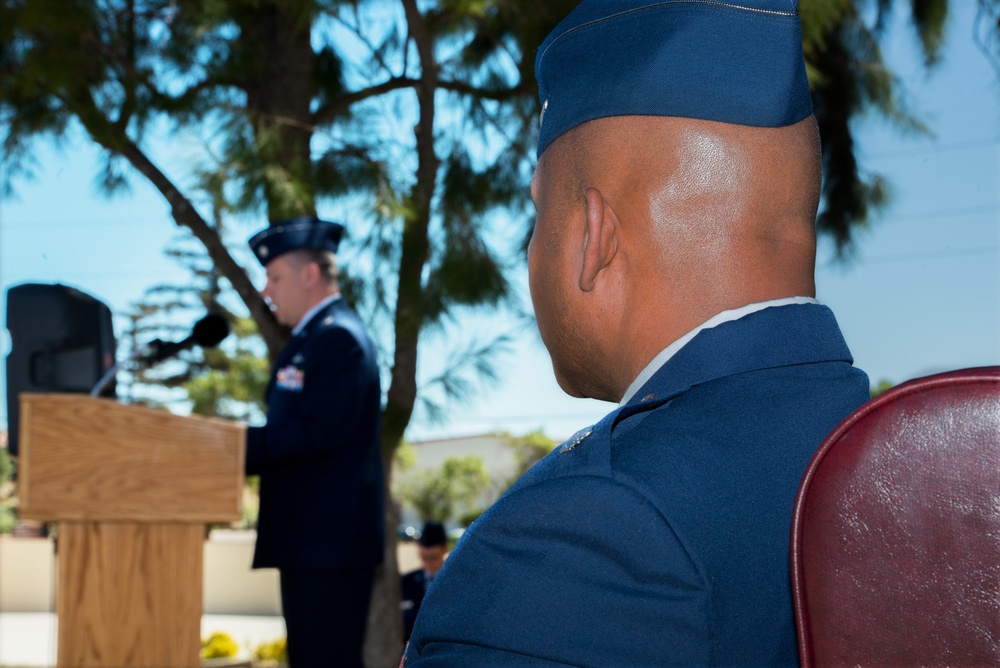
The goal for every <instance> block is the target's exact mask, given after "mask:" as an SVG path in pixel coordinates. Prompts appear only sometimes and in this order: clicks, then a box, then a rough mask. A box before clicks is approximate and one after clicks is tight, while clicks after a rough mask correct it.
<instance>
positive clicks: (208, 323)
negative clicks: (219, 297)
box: [90, 313, 229, 397]
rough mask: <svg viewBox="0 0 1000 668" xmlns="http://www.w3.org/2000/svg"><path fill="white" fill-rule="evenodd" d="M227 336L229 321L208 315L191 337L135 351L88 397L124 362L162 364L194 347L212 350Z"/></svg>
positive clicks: (96, 391) (101, 383) (112, 374)
mask: <svg viewBox="0 0 1000 668" xmlns="http://www.w3.org/2000/svg"><path fill="white" fill-rule="evenodd" d="M227 336H229V321H228V320H226V319H225V317H223V316H221V315H219V314H218V313H209V314H207V315H206V316H205V317H204V318H202V319H201V320H199V321H198V322H196V323H194V327H193V328H192V330H191V336H189V337H187V338H186V339H184V340H183V341H178V342H177V343H170V342H164V341H161V340H160V339H153V340H152V341H150V342H149V343H147V344H146V345H144V346H143V347H142V348H140V349H139V350H136V351H135V352H133V353H132V354H131V355H129V356H128V358H127V359H125V360H123V361H121V362H118V363H117V364H115V365H114V366H113V367H111V368H110V369H108V370H107V372H106V373H105V374H104V375H103V376H102V377H101V379H100V380H99V381H97V384H96V385H94V388H93V389H92V390H91V391H90V396H92V397H96V396H98V395H99V394H100V393H101V390H103V389H104V387H105V386H106V385H107V384H108V383H109V382H111V379H112V378H114V377H115V374H116V373H118V369H120V368H121V367H122V365H124V364H125V363H126V362H131V361H132V360H135V359H139V358H142V359H143V360H144V361H145V362H146V363H148V364H156V363H157V362H162V361H163V360H165V359H167V358H168V357H173V356H174V355H176V354H177V353H179V352H181V351H182V350H188V349H189V348H194V347H195V346H201V347H202V348H214V347H215V346H217V345H219V344H220V343H222V340H223V339H224V338H226V337H227Z"/></svg>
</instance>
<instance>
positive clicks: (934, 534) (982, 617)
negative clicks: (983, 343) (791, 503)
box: [791, 367, 1000, 666]
mask: <svg viewBox="0 0 1000 668" xmlns="http://www.w3.org/2000/svg"><path fill="white" fill-rule="evenodd" d="M791 560H792V587H793V593H794V600H795V616H796V624H797V629H798V636H799V653H800V658H801V661H802V665H803V666H825V665H860V666H892V665H896V666H946V665H950V666H1000V367H983V368H979V369H965V370H961V371H953V372H949V373H944V374H939V375H936V376H930V377H927V378H921V379H917V380H913V381H910V382H907V383H904V384H902V385H899V386H898V387H895V388H893V389H891V390H889V391H887V392H885V393H884V394H882V395H880V396H878V397H876V398H875V399H873V400H872V401H870V402H868V403H867V404H865V405H864V406H862V407H860V408H859V409H858V410H857V411H855V412H854V413H853V414H851V415H850V416H848V417H847V418H846V419H845V420H844V421H843V422H842V423H841V424H840V425H839V426H838V427H837V428H836V429H835V430H834V431H833V432H832V433H831V434H830V435H829V436H828V437H827V438H826V440H825V441H824V442H823V444H822V445H821V446H820V448H819V450H818V451H817V452H816V455H815V456H814V457H813V459H812V462H811V463H810V465H809V467H808V469H807V470H806V473H805V476H804V477H803V480H802V484H801V486H800V488H799V494H798V498H797V499H796V502H795V511H794V517H793V522H792V538H791Z"/></svg>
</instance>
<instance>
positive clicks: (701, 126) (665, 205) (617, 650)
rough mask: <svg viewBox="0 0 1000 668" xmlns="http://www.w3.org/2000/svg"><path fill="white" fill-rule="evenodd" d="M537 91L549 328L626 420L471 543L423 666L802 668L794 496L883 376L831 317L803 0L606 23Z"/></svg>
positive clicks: (585, 5) (416, 654) (557, 49)
mask: <svg viewBox="0 0 1000 668" xmlns="http://www.w3.org/2000/svg"><path fill="white" fill-rule="evenodd" d="M535 71H536V75H537V79H538V85H539V93H540V99H541V102H542V118H541V129H540V131H539V140H538V155H539V157H538V165H537V168H536V170H535V175H534V178H533V180H532V184H531V192H532V199H533V200H534V203H535V209H536V221H535V228H534V231H533V234H532V238H531V243H530V246H529V249H528V275H529V287H530V290H531V298H532V303H533V304H534V307H535V315H536V318H537V322H538V329H539V332H540V334H541V337H542V341H543V342H544V343H545V346H546V348H548V351H549V354H550V355H551V357H552V364H553V368H554V371H555V376H556V379H557V380H558V382H559V384H560V386H561V387H562V388H563V390H565V391H566V392H567V393H568V394H570V395H573V396H578V397H593V398H596V399H602V400H605V401H612V402H617V403H618V404H619V406H618V407H617V408H616V409H615V410H614V411H612V412H611V413H609V414H608V416H607V417H605V418H604V419H603V420H601V421H600V422H598V423H597V424H596V425H594V426H593V427H589V428H587V429H584V430H581V431H580V432H578V433H577V434H576V435H575V436H574V437H573V438H571V439H570V440H569V441H567V442H566V443H564V444H563V445H562V446H561V447H558V448H556V449H555V450H554V451H553V452H552V453H551V454H549V455H548V456H547V457H546V458H545V459H543V460H542V461H540V462H539V463H538V464H536V465H535V466H534V467H533V468H532V469H531V470H530V471H529V472H528V473H527V474H525V475H524V476H523V477H522V478H521V479H520V480H519V481H518V482H517V483H515V484H514V485H513V486H512V487H511V488H510V490H508V491H507V492H506V493H505V494H504V496H502V497H501V498H500V500H498V501H497V502H496V503H495V504H494V505H493V507H492V508H490V509H489V510H487V511H486V512H485V513H484V514H483V515H481V516H480V517H479V519H477V520H476V521H475V522H474V523H473V524H472V526H470V527H469V529H468V530H467V531H466V532H465V533H464V534H463V536H462V538H461V539H460V540H459V542H458V545H457V546H456V547H455V550H454V551H453V552H452V553H451V555H450V556H449V557H448V561H447V562H446V563H445V565H444V567H443V568H442V569H441V572H440V573H439V574H438V576H437V577H436V578H435V579H434V583H433V584H432V585H431V587H430V589H429V590H428V592H427V596H426V598H425V599H424V601H423V605H422V606H421V611H420V615H419V617H418V619H417V622H416V625H415V626H414V629H413V634H412V636H411V638H410V642H409V644H408V646H407V648H406V651H405V654H404V663H405V665H406V668H422V667H424V666H434V667H435V668H440V667H442V666H455V667H456V668H457V667H459V666H463V667H464V666H476V667H478V668H483V667H490V666H498V667H499V666H505V667H506V666H553V667H554V666H595V667H597V666H599V667H601V668H608V667H612V666H625V667H628V668H637V667H639V666H678V665H683V666H706V665H714V666H718V665H732V666H796V665H798V653H797V647H796V637H795V626H794V618H793V609H792V595H791V586H790V582H789V580H790V577H789V571H790V568H789V556H788V553H789V532H790V527H791V517H792V506H793V503H794V499H795V493H796V490H797V489H798V486H799V482H800V480H801V478H802V474H803V472H804V471H805V468H806V466H807V464H808V462H809V460H810V458H811V457H812V455H813V453H814V452H815V450H816V448H817V447H818V446H819V444H820V443H821V442H822V440H823V438H824V437H825V436H826V435H827V433H829V432H830V431H831V430H832V429H833V428H834V427H835V426H836V425H837V424H838V423H839V422H840V421H841V420H842V419H843V418H844V417H846V416H847V415H848V414H849V413H851V411H853V410H854V409H855V408H857V407H858V406H859V405H861V404H862V403H864V402H865V401H866V400H867V399H868V378H867V377H866V376H865V374H864V373H863V372H861V371H860V370H858V369H856V368H854V367H853V366H852V359H851V354H850V351H849V350H848V347H847V344H846V343H845V342H844V338H843V336H842V335H841V333H840V329H839V327H838V325H837V322H836V319H835V318H834V315H833V313H832V312H831V311H830V309H829V308H827V307H825V306H823V305H821V304H819V303H818V302H817V301H816V299H815V298H814V296H815V284H814V279H813V272H814V266H815V257H816V237H815V217H816V211H817V206H818V202H819V196H820V181H821V151H820V143H819V136H818V131H817V126H816V120H815V118H814V117H813V116H812V101H811V97H810V93H809V85H808V82H807V79H806V72H805V65H804V62H803V57H802V33H801V27H800V24H799V16H798V12H797V10H796V4H795V1H794V0H730V1H728V2H690V1H670V0H584V1H583V2H581V3H580V4H579V5H578V6H577V7H576V9H574V10H573V11H572V12H571V13H570V15H569V16H568V17H567V18H566V19H565V20H564V21H563V22H562V23H560V24H559V26H557V27H556V29H555V30H554V31H553V32H552V34H550V35H549V37H548V38H547V39H546V40H545V42H544V43H543V44H542V45H541V47H540V48H539V49H538V55H537V57H536V61H535Z"/></svg>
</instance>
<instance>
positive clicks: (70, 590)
mask: <svg viewBox="0 0 1000 668" xmlns="http://www.w3.org/2000/svg"><path fill="white" fill-rule="evenodd" d="M204 539H205V530H204V528H203V527H202V526H201V525H199V524H152V523H150V524H139V523H132V522H127V523H122V522H62V523H60V525H59V552H60V555H59V569H58V570H59V575H58V578H59V579H58V585H57V590H56V591H57V596H56V615H57V617H58V619H59V640H58V649H57V660H58V665H59V666H67V667H73V668H76V667H78V666H93V667H94V668H97V667H100V668H125V667H129V668H132V667H135V668H167V667H170V668H174V667H176V668H197V667H198V666H200V665H201V659H200V656H199V651H200V649H201V614H202V577H203V576H202V550H203V549H204V548H203V543H204Z"/></svg>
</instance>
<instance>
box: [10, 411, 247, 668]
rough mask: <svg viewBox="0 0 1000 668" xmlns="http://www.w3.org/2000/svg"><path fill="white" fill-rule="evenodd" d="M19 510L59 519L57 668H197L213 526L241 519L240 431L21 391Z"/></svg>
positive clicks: (158, 413)
mask: <svg viewBox="0 0 1000 668" xmlns="http://www.w3.org/2000/svg"><path fill="white" fill-rule="evenodd" d="M20 400H21V403H20V406H21V416H20V417H21V420H20V422H21V428H20V443H19V446H20V447H19V451H20V456H19V458H18V481H19V492H20V510H19V512H20V515H21V516H22V517H25V518H29V519H35V520H41V521H57V522H59V536H58V584H57V590H56V612H57V616H58V619H59V639H58V650H57V656H58V665H59V666H60V668H198V666H199V665H200V658H199V650H200V647H201V638H200V632H201V615H202V591H203V582H202V580H203V571H202V555H203V546H204V538H205V524H206V523H209V522H228V521H231V520H235V519H238V518H239V517H240V502H241V498H242V491H243V466H244V465H243V462H244V457H245V450H246V446H245V443H246V434H245V431H246V429H245V427H244V426H243V425H240V424H237V423H234V422H229V421H226V420H218V419H210V418H204V417H196V416H195V417H181V416H177V415H172V414H170V413H167V412H165V411H159V410H153V409H149V408H142V407H138V406H126V405H122V404H118V403H116V402H114V401H110V400H107V399H97V398H92V397H88V396H84V395H80V394H22V395H21V397H20Z"/></svg>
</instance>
